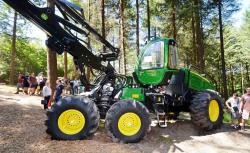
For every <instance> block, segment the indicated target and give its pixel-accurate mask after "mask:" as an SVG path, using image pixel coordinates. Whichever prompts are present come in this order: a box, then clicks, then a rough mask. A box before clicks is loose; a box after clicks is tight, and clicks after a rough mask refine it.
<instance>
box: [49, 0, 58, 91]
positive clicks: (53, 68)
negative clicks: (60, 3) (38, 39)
mask: <svg viewBox="0 0 250 153" xmlns="http://www.w3.org/2000/svg"><path fill="white" fill-rule="evenodd" d="M48 7H51V8H53V10H54V11H55V3H54V2H53V0H48ZM47 69H48V80H49V83H50V88H51V90H52V95H53V94H54V91H55V88H56V80H57V58H56V52H55V51H53V50H52V49H51V48H48V53H47Z"/></svg>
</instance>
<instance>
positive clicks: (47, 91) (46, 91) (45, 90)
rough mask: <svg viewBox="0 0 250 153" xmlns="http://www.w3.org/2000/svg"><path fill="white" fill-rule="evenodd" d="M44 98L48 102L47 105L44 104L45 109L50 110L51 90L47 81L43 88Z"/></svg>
mask: <svg viewBox="0 0 250 153" xmlns="http://www.w3.org/2000/svg"><path fill="white" fill-rule="evenodd" d="M42 93H43V97H44V100H45V101H46V103H45V104H44V109H48V104H49V100H50V97H51V89H50V87H49V82H48V81H47V82H46V84H45V86H44V87H43V92H42Z"/></svg>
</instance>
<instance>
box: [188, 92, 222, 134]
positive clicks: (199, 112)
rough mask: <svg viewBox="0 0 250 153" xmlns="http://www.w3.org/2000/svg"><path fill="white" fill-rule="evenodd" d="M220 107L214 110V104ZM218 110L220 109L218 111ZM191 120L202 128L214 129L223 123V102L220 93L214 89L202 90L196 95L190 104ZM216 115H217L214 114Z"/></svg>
mask: <svg viewBox="0 0 250 153" xmlns="http://www.w3.org/2000/svg"><path fill="white" fill-rule="evenodd" d="M213 104H215V105H217V104H218V105H217V106H218V107H216V108H218V109H213V110H215V111H214V112H213V111H211V112H210V113H209V108H210V109H211V110H212V108H214V107H212V105H213ZM217 110H218V111H217ZM190 113H191V120H192V122H193V123H194V125H196V126H197V127H198V128H199V129H200V130H213V129H216V128H219V127H220V126H221V125H222V120H223V102H222V100H221V98H220V96H219V95H218V94H216V93H215V92H212V91H205V92H200V93H197V94H195V95H194V97H193V100H192V101H191V105H190ZM214 115H215V116H214Z"/></svg>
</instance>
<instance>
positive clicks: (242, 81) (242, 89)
mask: <svg viewBox="0 0 250 153" xmlns="http://www.w3.org/2000/svg"><path fill="white" fill-rule="evenodd" d="M240 72H241V92H242V94H244V90H245V88H244V68H243V64H242V63H240Z"/></svg>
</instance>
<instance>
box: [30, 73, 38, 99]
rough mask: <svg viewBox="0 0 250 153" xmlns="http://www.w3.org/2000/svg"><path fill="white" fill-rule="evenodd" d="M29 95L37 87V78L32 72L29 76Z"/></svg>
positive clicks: (32, 93)
mask: <svg viewBox="0 0 250 153" xmlns="http://www.w3.org/2000/svg"><path fill="white" fill-rule="evenodd" d="M28 81H29V85H30V87H29V91H28V93H29V95H34V93H35V91H36V88H37V80H36V76H35V73H32V75H31V76H30V77H29V80H28Z"/></svg>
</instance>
